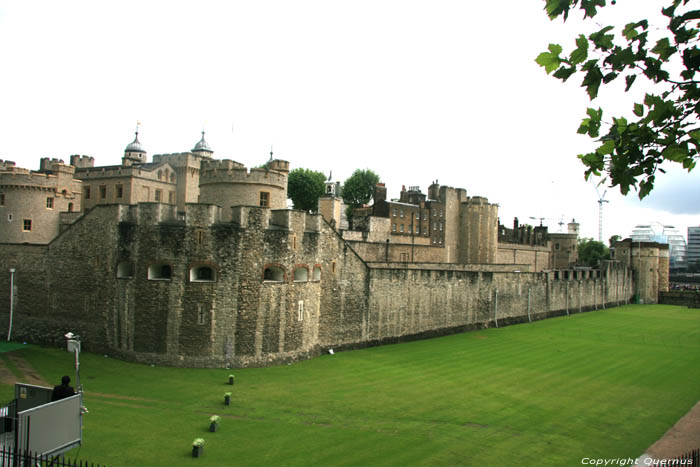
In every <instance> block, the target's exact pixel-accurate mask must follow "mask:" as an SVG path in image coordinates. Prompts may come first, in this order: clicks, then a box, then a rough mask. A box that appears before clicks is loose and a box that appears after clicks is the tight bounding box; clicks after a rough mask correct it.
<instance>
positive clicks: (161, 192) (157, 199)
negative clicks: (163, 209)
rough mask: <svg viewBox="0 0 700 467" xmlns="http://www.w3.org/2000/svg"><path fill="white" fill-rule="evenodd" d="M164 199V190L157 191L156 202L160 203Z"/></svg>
mask: <svg viewBox="0 0 700 467" xmlns="http://www.w3.org/2000/svg"><path fill="white" fill-rule="evenodd" d="M161 199H163V190H156V202H158V203H159V202H160V201H161Z"/></svg>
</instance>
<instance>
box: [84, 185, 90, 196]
mask: <svg viewBox="0 0 700 467" xmlns="http://www.w3.org/2000/svg"><path fill="white" fill-rule="evenodd" d="M85 199H90V187H89V186H86V187H85Z"/></svg>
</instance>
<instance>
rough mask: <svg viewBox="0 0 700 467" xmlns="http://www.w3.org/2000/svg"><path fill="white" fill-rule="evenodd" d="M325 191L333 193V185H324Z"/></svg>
mask: <svg viewBox="0 0 700 467" xmlns="http://www.w3.org/2000/svg"><path fill="white" fill-rule="evenodd" d="M326 193H333V187H332V186H330V185H327V186H326Z"/></svg>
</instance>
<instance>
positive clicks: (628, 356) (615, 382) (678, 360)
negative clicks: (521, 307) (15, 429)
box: [0, 305, 700, 467]
mask: <svg viewBox="0 0 700 467" xmlns="http://www.w3.org/2000/svg"><path fill="white" fill-rule="evenodd" d="M16 352H17V353H19V355H21V356H23V357H24V359H25V360H26V361H28V362H29V363H30V365H31V366H33V367H34V369H35V370H36V373H38V375H40V376H41V377H43V379H44V380H46V381H51V382H53V381H59V380H60V377H61V376H62V375H63V374H71V368H72V367H71V364H72V358H71V356H70V354H68V353H66V352H62V351H59V350H53V349H40V348H36V347H34V348H26V349H24V350H19V351H16ZM2 355H3V360H4V361H6V362H8V364H9V366H10V368H9V369H10V370H11V372H13V373H15V374H18V373H19V374H21V372H22V371H23V370H22V368H19V367H17V365H16V364H13V362H12V361H9V359H8V358H7V357H6V355H7V354H2ZM81 361H82V371H81V375H82V380H83V385H84V389H85V404H86V405H87V407H88V408H89V410H90V413H89V414H87V415H86V416H85V417H84V436H83V443H84V444H83V446H82V447H81V448H80V450H79V452H78V450H77V449H76V450H73V451H72V452H71V453H70V454H72V455H78V456H79V457H80V458H82V459H86V460H89V461H93V462H99V463H101V464H106V465H108V466H132V465H144V466H169V467H170V466H179V465H190V464H192V465H200V466H228V465H478V466H484V465H494V466H502V465H532V466H535V465H537V466H542V465H554V466H562V465H581V459H582V458H583V457H589V458H626V457H637V456H638V455H640V454H641V453H642V452H644V450H645V449H646V448H647V447H649V446H650V445H651V444H652V443H653V442H654V441H656V440H657V439H658V438H659V437H661V435H663V433H664V432H665V431H666V430H667V429H668V428H669V427H670V426H672V425H673V424H674V423H675V422H676V421H677V420H678V419H679V418H680V417H681V416H683V415H684V414H685V413H686V412H687V411H688V410H689V409H690V408H691V407H692V406H693V405H694V404H695V403H696V402H697V401H698V400H699V399H700V372H699V371H698V368H699V367H700V310H689V309H687V308H681V307H671V306H652V305H646V306H624V307H620V308H615V309H609V310H605V311H596V312H590V313H583V314H573V315H572V316H570V317H561V318H555V319H550V320H545V321H538V322H536V323H533V324H531V325H529V324H523V325H517V326H510V327H506V328H501V329H489V330H484V331H478V332H472V333H466V334H460V335H453V336H448V337H444V338H440V339H432V340H425V341H418V342H412V343H407V344H399V345H391V346H384V347H375V348H371V349H366V350H359V351H353V352H343V353H338V354H336V355H333V356H330V355H326V356H323V357H321V358H317V359H314V360H310V361H306V362H300V363H297V364H294V365H289V366H282V367H272V368H261V369H246V370H234V371H229V370H226V369H220V370H192V369H176V368H164V367H150V366H147V365H136V364H130V363H124V362H120V361H117V360H114V359H112V358H105V357H104V356H102V355H92V354H88V353H84V354H83V355H82V359H81ZM231 372H233V373H234V374H235V375H236V384H235V385H234V386H233V387H232V386H228V385H227V384H225V383H226V382H227V379H228V374H229V373H231ZM0 389H2V390H3V391H6V396H7V397H6V398H9V397H10V394H11V389H10V386H8V385H2V386H0ZM227 391H232V392H233V396H232V401H231V405H229V406H225V405H224V404H223V399H224V393H225V392H227ZM0 394H3V393H0ZM213 414H218V415H220V416H221V417H222V421H221V425H220V430H219V431H218V432H216V433H210V432H209V431H208V425H209V423H208V419H209V416H210V415H213ZM197 437H202V438H204V439H205V442H206V444H205V448H204V454H203V456H202V457H200V458H197V459H193V458H192V457H191V443H192V440H193V439H194V438H197ZM699 447H700V442H699ZM678 454H681V453H678Z"/></svg>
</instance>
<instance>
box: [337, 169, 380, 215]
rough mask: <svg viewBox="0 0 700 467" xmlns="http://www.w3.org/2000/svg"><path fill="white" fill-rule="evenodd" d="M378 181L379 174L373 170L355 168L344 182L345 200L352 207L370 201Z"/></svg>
mask: <svg viewBox="0 0 700 467" xmlns="http://www.w3.org/2000/svg"><path fill="white" fill-rule="evenodd" d="M377 183H379V175H377V174H376V173H374V172H372V171H371V170H369V169H365V170H360V169H357V170H355V171H354V172H353V173H352V175H350V177H349V178H348V179H347V180H345V183H343V201H345V204H347V205H348V206H350V207H352V208H356V207H359V206H362V205H363V204H367V203H369V201H370V200H371V199H372V195H373V194H374V187H375V185H376V184H377Z"/></svg>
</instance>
